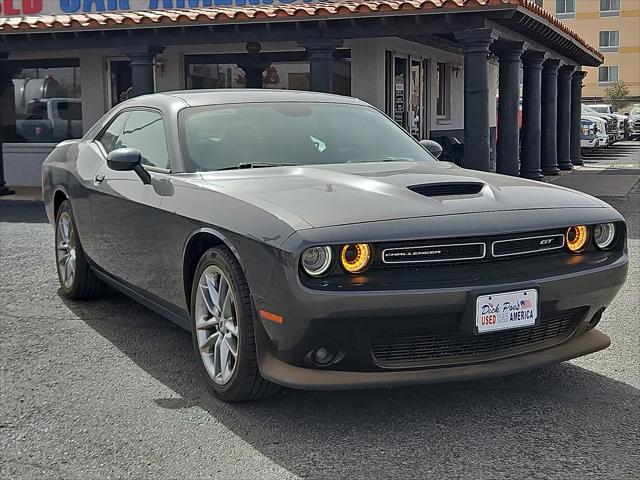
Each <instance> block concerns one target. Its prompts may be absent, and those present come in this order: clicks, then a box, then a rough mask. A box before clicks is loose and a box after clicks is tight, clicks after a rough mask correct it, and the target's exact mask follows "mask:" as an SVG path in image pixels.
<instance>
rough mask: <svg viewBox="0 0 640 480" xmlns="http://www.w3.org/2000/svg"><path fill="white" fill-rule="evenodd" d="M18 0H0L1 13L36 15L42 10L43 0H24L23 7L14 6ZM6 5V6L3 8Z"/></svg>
mask: <svg viewBox="0 0 640 480" xmlns="http://www.w3.org/2000/svg"><path fill="white" fill-rule="evenodd" d="M14 2H18V0H0V13H3V11H4V14H5V15H6V16H7V17H8V16H11V15H35V14H38V13H40V12H41V11H42V0H22V1H21V7H22V8H21V9H20V8H16V7H15V6H14ZM3 7H4V8H3Z"/></svg>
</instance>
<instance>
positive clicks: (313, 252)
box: [300, 246, 333, 277]
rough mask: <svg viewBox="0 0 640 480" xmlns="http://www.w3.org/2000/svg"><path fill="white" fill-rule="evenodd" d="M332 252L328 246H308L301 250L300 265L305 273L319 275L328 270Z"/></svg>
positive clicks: (313, 275)
mask: <svg viewBox="0 0 640 480" xmlns="http://www.w3.org/2000/svg"><path fill="white" fill-rule="evenodd" d="M332 260H333V252H332V250H331V248H330V247H327V246H320V247H310V248H307V249H306V250H305V251H304V252H302V256H301V257H300V266H301V267H302V269H303V270H304V271H305V273H306V274H307V275H310V276H312V277H320V276H322V275H324V274H325V273H327V272H328V271H329V268H330V267H331V261H332Z"/></svg>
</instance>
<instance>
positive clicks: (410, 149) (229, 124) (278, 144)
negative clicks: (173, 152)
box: [179, 102, 435, 171]
mask: <svg viewBox="0 0 640 480" xmlns="http://www.w3.org/2000/svg"><path fill="white" fill-rule="evenodd" d="M179 125H180V141H181V144H182V152H183V155H184V157H185V167H186V169H187V171H211V170H221V169H230V168H247V167H251V166H258V167H264V166H277V165H320V164H336V163H360V162H392V161H416V162H420V161H426V162H431V161H435V158H434V157H433V156H431V155H430V154H429V153H428V152H427V151H426V150H425V149H424V148H423V147H422V146H421V145H420V144H419V143H418V142H416V141H415V140H414V139H413V138H412V137H411V136H410V135H409V134H408V133H406V132H405V131H404V130H403V129H402V128H401V127H399V126H398V125H396V124H395V123H394V122H393V121H392V120H390V119H389V118H387V117H386V116H384V115H382V114H381V113H380V112H378V111H377V110H375V109H373V108H370V107H366V106H358V105H347V104H331V103H302V102H278V103H276V102H273V103H252V104H236V105H215V106H206V107H192V108H186V109H184V110H182V111H181V112H180V116H179Z"/></svg>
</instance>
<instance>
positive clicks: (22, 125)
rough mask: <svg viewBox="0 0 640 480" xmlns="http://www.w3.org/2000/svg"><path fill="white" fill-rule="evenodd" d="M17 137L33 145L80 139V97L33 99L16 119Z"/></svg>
mask: <svg viewBox="0 0 640 480" xmlns="http://www.w3.org/2000/svg"><path fill="white" fill-rule="evenodd" d="M16 133H17V134H18V137H19V138H22V139H24V141H26V142H30V143H31V142H32V143H58V142H61V141H63V140H67V139H70V138H80V137H82V103H81V100H80V99H79V98H36V99H33V100H31V101H30V102H29V103H27V106H26V110H25V113H24V118H18V119H17V120H16Z"/></svg>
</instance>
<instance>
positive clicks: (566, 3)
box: [534, 0, 640, 101]
mask: <svg viewBox="0 0 640 480" xmlns="http://www.w3.org/2000/svg"><path fill="white" fill-rule="evenodd" d="M534 3H536V4H537V5H539V6H541V7H543V8H544V9H545V10H547V11H548V12H551V13H553V14H555V15H556V17H558V19H560V20H562V21H563V22H564V23H565V24H566V25H567V26H568V27H569V28H571V29H572V30H574V31H575V32H576V33H577V34H578V35H580V36H581V37H583V38H584V39H585V40H586V41H587V42H589V43H590V44H591V45H597V46H598V48H599V50H600V52H602V54H603V55H604V63H603V64H602V66H600V67H598V68H585V70H586V71H588V72H589V74H588V75H587V76H586V77H585V79H584V85H585V89H584V91H583V95H584V98H585V99H586V100H596V99H598V100H600V99H602V97H604V96H605V89H606V88H607V87H609V86H611V85H612V84H614V83H616V82H617V81H618V80H622V81H623V82H624V83H625V84H626V85H627V86H628V87H629V90H630V97H631V99H633V100H635V101H639V100H640V0H534Z"/></svg>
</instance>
